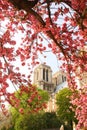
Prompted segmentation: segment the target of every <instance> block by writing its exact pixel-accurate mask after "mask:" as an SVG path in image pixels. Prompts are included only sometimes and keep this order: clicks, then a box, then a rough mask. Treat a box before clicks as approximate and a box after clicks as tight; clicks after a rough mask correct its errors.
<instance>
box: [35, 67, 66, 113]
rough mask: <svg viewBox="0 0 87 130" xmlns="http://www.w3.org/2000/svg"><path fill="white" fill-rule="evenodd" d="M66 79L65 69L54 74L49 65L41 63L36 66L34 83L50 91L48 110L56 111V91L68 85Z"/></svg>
mask: <svg viewBox="0 0 87 130" xmlns="http://www.w3.org/2000/svg"><path fill="white" fill-rule="evenodd" d="M65 81H66V74H65V73H64V72H63V71H58V72H56V73H55V74H53V75H52V69H51V67H50V66H48V65H45V64H40V65H39V66H38V67H36V68H35V70H34V73H33V84H36V85H37V87H39V88H41V89H42V90H46V91H48V93H49V94H50V99H49V102H48V104H47V106H48V107H47V109H46V111H48V112H52V111H56V104H55V93H56V92H58V91H59V89H60V88H61V89H62V88H63V87H66V86H65V85H66V84H65Z"/></svg>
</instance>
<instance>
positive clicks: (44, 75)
mask: <svg viewBox="0 0 87 130" xmlns="http://www.w3.org/2000/svg"><path fill="white" fill-rule="evenodd" d="M33 84H36V85H37V86H38V87H39V88H41V89H43V90H46V91H48V92H49V93H52V92H53V91H54V85H53V83H52V70H51V68H50V66H48V65H45V64H40V65H39V66H38V67H36V68H35V70H34V77H33Z"/></svg>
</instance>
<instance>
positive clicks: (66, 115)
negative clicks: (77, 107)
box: [56, 88, 77, 130]
mask: <svg viewBox="0 0 87 130" xmlns="http://www.w3.org/2000/svg"><path fill="white" fill-rule="evenodd" d="M72 94H73V92H72V91H71V90H70V89H69V88H64V89H62V90H60V91H59V93H57V94H56V104H57V114H58V116H59V118H60V120H61V121H62V122H63V124H64V125H65V124H66V123H67V125H68V126H70V130H72V129H73V128H72V123H73V122H77V121H76V118H75V113H74V111H73V110H72V108H74V106H73V105H72V104H71V103H70V97H71V95H72ZM71 107H72V108H71Z"/></svg>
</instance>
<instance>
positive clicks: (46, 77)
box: [46, 70, 48, 81]
mask: <svg viewBox="0 0 87 130" xmlns="http://www.w3.org/2000/svg"><path fill="white" fill-rule="evenodd" d="M46 81H48V70H46Z"/></svg>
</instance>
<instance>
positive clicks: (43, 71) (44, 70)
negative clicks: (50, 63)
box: [43, 69, 45, 80]
mask: <svg viewBox="0 0 87 130" xmlns="http://www.w3.org/2000/svg"><path fill="white" fill-rule="evenodd" d="M43 80H45V69H43Z"/></svg>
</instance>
